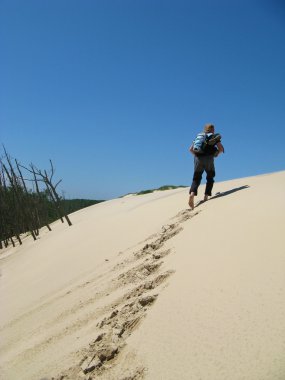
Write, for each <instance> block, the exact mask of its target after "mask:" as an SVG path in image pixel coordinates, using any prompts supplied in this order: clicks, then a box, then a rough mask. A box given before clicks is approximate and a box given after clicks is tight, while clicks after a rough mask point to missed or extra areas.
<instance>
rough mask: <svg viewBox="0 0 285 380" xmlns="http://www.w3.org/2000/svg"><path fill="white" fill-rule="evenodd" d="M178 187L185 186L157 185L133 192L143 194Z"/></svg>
mask: <svg viewBox="0 0 285 380" xmlns="http://www.w3.org/2000/svg"><path fill="white" fill-rule="evenodd" d="M180 187H187V186H184V185H180V186H176V185H164V186H161V187H158V188H157V189H149V190H142V191H140V192H138V193H135V194H136V195H144V194H149V193H153V192H154V191H164V190H172V189H178V188H180Z"/></svg>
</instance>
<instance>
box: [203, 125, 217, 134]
mask: <svg viewBox="0 0 285 380" xmlns="http://www.w3.org/2000/svg"><path fill="white" fill-rule="evenodd" d="M214 131H215V127H214V125H213V124H206V125H205V127H204V132H205V133H214Z"/></svg>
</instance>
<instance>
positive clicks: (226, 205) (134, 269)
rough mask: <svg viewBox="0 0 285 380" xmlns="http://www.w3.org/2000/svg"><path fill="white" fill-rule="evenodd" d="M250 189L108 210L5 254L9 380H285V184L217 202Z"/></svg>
mask: <svg viewBox="0 0 285 380" xmlns="http://www.w3.org/2000/svg"><path fill="white" fill-rule="evenodd" d="M245 185H247V186H249V187H248V188H241V189H239V190H238V191H234V192H231V193H229V194H227V195H225V196H221V197H217V198H215V199H212V200H210V201H208V202H207V203H204V204H202V205H200V206H199V207H197V208H196V209H194V211H191V212H190V211H188V210H187V198H188V189H177V190H169V191H164V192H155V193H153V194H147V195H143V196H128V197H125V198H121V199H116V200H112V201H108V202H105V203H102V204H98V205H95V206H92V207H90V208H88V209H85V210H81V211H79V212H77V213H75V214H72V215H71V220H72V222H73V226H72V227H70V228H69V227H67V225H66V224H61V223H59V222H56V223H55V224H54V225H53V226H52V228H53V231H52V232H50V233H49V232H43V233H42V234H41V238H40V239H39V240H38V241H37V242H33V241H32V239H31V238H28V239H26V240H25V242H24V244H23V246H21V247H17V248H14V249H13V248H9V249H8V250H5V251H4V253H2V254H1V255H0V258H1V260H0V265H1V294H0V296H1V315H0V333H1V347H0V363H1V371H2V375H1V376H2V377H1V379H2V378H3V379H5V380H6V379H7V380H10V379H11V380H14V379H23V380H25V379H27V380H33V379H35V380H36V379H37V380H39V379H41V378H51V377H52V376H55V377H56V378H60V377H59V376H60V373H62V374H65V375H66V376H67V377H66V378H68V379H75V380H77V379H81V378H82V379H84V378H86V379H87V378H89V376H91V378H97V377H98V376H99V375H100V378H102V379H118V380H119V379H124V378H127V376H129V379H139V378H142V377H144V378H146V379H151V380H159V379H161V380H162V379H163V380H167V379H169V380H170V379H171V380H175V379H179V380H180V379H185V380H186V379H187V380H188V379H190V380H191V379H193V380H198V379H202V380H216V379H217V380H223V379H225V380H228V379H231V380H235V379H236V380H240V379H246V380H261V379H262V380H267V379H268V380H284V379H285V361H284V354H285V275H284V273H285V248H284V225H285V223H284V222H285V201H284V187H285V186H284V185H285V172H280V173H275V174H271V175H264V176H258V177H251V178H245V179H239V180H234V181H227V182H223V183H216V184H215V188H214V192H226V191H229V190H232V189H237V188H240V187H242V186H245ZM202 193H203V187H202V186H201V190H200V195H199V197H197V198H198V199H199V198H200V199H201V198H202V197H203V194H202ZM163 226H164V227H163ZM162 227H163V229H162ZM147 243H148V244H149V246H148V247H145V245H146V244H147ZM151 244H152V246H150V245H151ZM143 247H145V248H144V249H143ZM106 260H108V261H106ZM151 296H154V297H153V298H151ZM147 297H149V298H147ZM154 301H155V302H154ZM102 333H103V334H105V335H104V336H103V337H102V339H101V340H100V341H99V340H98V341H97V342H94V341H95V340H96V338H97V336H100V334H102ZM89 344H91V346H90V345H89ZM104 350H105V351H104ZM106 350H107V351H108V352H107V353H106ZM96 354H97V356H96ZM104 355H105V357H106V356H107V357H108V356H109V357H110V360H106V359H104ZM93 356H95V357H94V359H93V361H92V358H93ZM98 356H100V358H101V363H102V364H103V365H102V366H101V367H99V366H98V367H97V365H98V363H99V364H100V361H99V359H98ZM113 356H115V357H114V358H113V359H112V357H113ZM84 357H87V358H89V359H86V360H85V362H83V359H84ZM90 362H91V364H90ZM80 363H82V368H81V366H80ZM92 365H93V366H94V367H95V368H94V370H92ZM69 368H70V369H69ZM86 368H90V373H89V374H86V375H84V373H83V371H82V369H86ZM57 376H58V377H57Z"/></svg>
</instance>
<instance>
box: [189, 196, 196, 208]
mask: <svg viewBox="0 0 285 380" xmlns="http://www.w3.org/2000/svg"><path fill="white" fill-rule="evenodd" d="M194 197H195V193H190V197H189V202H188V204H189V206H190V208H191V210H193V209H194Z"/></svg>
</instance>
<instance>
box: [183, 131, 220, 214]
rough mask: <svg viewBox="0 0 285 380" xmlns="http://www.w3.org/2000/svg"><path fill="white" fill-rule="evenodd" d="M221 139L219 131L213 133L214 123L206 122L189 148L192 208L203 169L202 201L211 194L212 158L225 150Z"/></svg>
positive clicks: (214, 173)
mask: <svg viewBox="0 0 285 380" xmlns="http://www.w3.org/2000/svg"><path fill="white" fill-rule="evenodd" d="M221 139H222V136H221V135H220V134H219V133H215V127H214V125H213V124H206V125H205V127H204V131H203V132H201V133H199V134H198V135H197V137H196V138H195V140H194V141H193V143H192V145H191V146H190V148H189V151H190V153H192V154H193V155H194V174H193V180H192V184H191V187H190V190H189V194H190V195H189V202H188V204H189V206H190V208H191V209H192V210H193V209H194V198H195V196H196V195H197V194H198V187H199V186H200V183H201V180H202V175H203V172H204V171H206V174H207V177H206V180H207V183H206V188H205V195H204V201H207V200H208V198H209V197H210V196H211V195H212V189H213V185H214V178H215V175H216V172H215V164H214V158H216V157H218V156H219V155H220V154H221V153H224V152H225V150H224V147H223V145H222V143H221Z"/></svg>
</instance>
